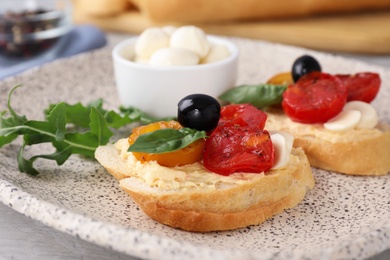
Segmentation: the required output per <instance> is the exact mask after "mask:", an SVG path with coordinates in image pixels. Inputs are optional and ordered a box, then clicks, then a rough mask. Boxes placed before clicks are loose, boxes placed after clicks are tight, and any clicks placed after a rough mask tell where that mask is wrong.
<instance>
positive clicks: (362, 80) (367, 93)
mask: <svg viewBox="0 0 390 260" xmlns="http://www.w3.org/2000/svg"><path fill="white" fill-rule="evenodd" d="M336 77H338V78H339V79H341V80H342V81H343V83H344V85H345V86H346V88H347V90H348V101H352V100H359V101H364V102H367V103H370V102H371V101H372V100H374V98H375V97H376V95H377V94H378V91H379V87H380V85H381V79H380V77H379V74H377V73H371V72H361V73H357V74H354V75H336Z"/></svg>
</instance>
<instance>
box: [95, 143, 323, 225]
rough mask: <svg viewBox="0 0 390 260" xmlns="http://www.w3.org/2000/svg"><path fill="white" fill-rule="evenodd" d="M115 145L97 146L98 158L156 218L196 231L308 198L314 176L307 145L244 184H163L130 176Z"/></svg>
mask: <svg viewBox="0 0 390 260" xmlns="http://www.w3.org/2000/svg"><path fill="white" fill-rule="evenodd" d="M119 154H120V152H119V151H118V150H117V149H116V148H115V146H114V145H106V146H102V147H99V148H98V149H97V150H96V153H95V156H96V158H97V160H98V161H99V162H100V163H101V164H102V165H103V166H104V167H105V168H106V169H107V171H108V172H110V173H111V174H112V175H113V176H114V177H115V178H117V179H118V180H120V187H121V188H123V189H124V190H125V191H126V192H127V193H128V194H129V195H130V196H131V197H132V198H133V200H134V201H135V202H136V203H137V204H138V205H139V206H140V208H141V209H142V210H143V211H144V212H145V213H146V214H147V215H148V216H149V217H151V218H152V219H154V220H156V221H158V222H160V223H162V224H165V225H168V226H171V227H174V228H180V229H183V230H187V231H194V232H209V231H216V230H230V229H236V228H241V227H245V226H248V225H257V224H260V223H262V222H264V221H265V220H267V219H269V218H270V217H272V216H274V215H275V214H278V213H280V212H282V211H283V210H284V209H288V208H292V207H294V206H296V205H297V204H298V203H299V202H300V201H302V200H303V198H304V196H305V194H306V192H307V191H308V190H309V189H312V188H313V187H314V184H315V181H314V177H313V174H312V171H311V168H310V165H309V162H308V160H307V158H306V156H305V154H304V152H303V150H302V149H300V148H298V149H293V151H292V155H291V157H290V162H289V165H288V166H287V167H286V168H285V169H282V170H271V171H270V172H268V173H267V175H262V176H261V177H258V178H255V179H253V180H250V181H247V182H244V183H240V184H230V185H226V184H222V185H220V186H216V187H215V189H199V188H195V189H179V190H177V189H175V190H172V189H161V188H158V187H150V186H148V185H147V184H146V183H145V182H144V181H143V180H142V179H140V178H138V177H134V176H133V177H131V174H130V171H126V170H125V169H126V163H125V161H123V160H122V159H121V157H120V156H119Z"/></svg>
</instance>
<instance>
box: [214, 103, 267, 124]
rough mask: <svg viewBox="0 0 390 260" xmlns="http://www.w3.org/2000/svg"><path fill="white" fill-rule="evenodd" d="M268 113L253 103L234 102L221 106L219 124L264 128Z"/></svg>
mask: <svg viewBox="0 0 390 260" xmlns="http://www.w3.org/2000/svg"><path fill="white" fill-rule="evenodd" d="M266 120H267V114H266V113H264V112H263V111H261V110H259V109H258V108H256V107H254V106H253V105H251V104H233V105H227V106H224V107H222V108H221V117H220V118H219V123H218V125H223V124H225V123H227V122H229V124H232V125H234V124H237V125H241V126H253V127H255V128H258V129H261V130H263V129H264V126H265V122H266Z"/></svg>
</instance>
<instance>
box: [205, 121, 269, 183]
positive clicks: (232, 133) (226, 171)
mask: <svg viewBox="0 0 390 260" xmlns="http://www.w3.org/2000/svg"><path fill="white" fill-rule="evenodd" d="M274 157H275V152H274V146H273V144H272V141H271V138H270V135H269V133H268V132H267V131H266V130H262V129H258V128H254V127H252V126H240V125H232V124H229V123H227V124H224V125H221V126H218V127H217V128H216V129H215V130H214V131H213V133H212V134H211V135H210V137H209V138H207V140H206V143H205V150H204V153H203V163H204V166H205V168H206V169H208V170H210V171H213V172H215V173H218V174H221V175H225V176H227V175H230V174H232V173H234V172H252V173H261V172H266V171H268V170H269V169H271V167H272V166H273V163H274Z"/></svg>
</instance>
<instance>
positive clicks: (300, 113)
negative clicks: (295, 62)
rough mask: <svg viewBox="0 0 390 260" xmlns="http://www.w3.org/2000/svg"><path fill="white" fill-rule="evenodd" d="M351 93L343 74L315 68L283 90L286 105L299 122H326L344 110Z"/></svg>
mask: <svg viewBox="0 0 390 260" xmlns="http://www.w3.org/2000/svg"><path fill="white" fill-rule="evenodd" d="M347 95H348V93H347V89H346V87H345V86H344V84H343V83H342V81H341V80H340V79H339V78H337V77H335V76H332V75H330V74H327V73H322V72H311V73H309V74H306V75H304V76H303V77H302V78H301V79H300V80H298V81H297V82H296V83H295V84H292V85H290V86H288V88H287V90H286V91H285V92H284V93H283V101H282V107H283V110H284V112H285V113H286V115H287V116H288V117H290V119H291V120H293V121H295V122H300V123H308V124H314V123H324V122H326V121H328V120H329V119H331V118H332V117H334V116H336V115H337V114H338V113H340V111H341V110H342V109H343V107H344V105H345V103H346V101H347Z"/></svg>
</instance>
